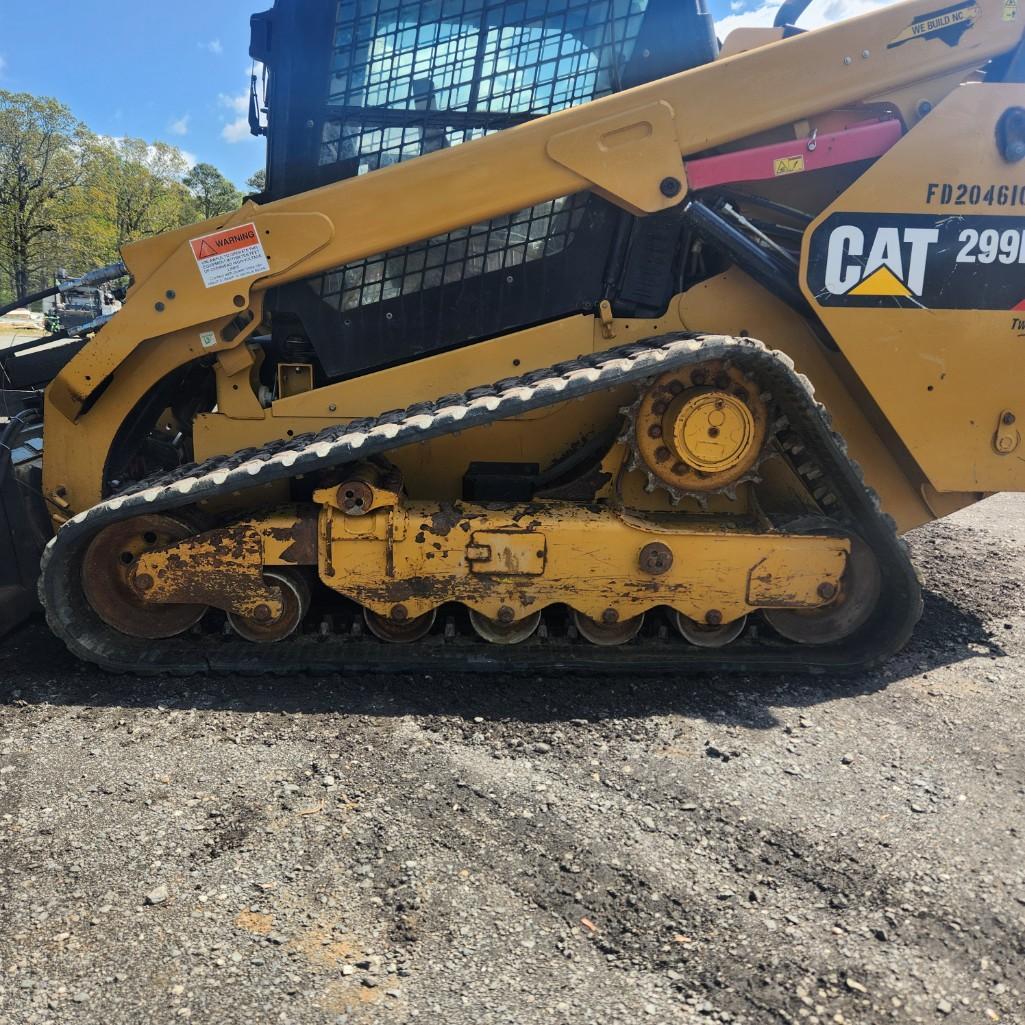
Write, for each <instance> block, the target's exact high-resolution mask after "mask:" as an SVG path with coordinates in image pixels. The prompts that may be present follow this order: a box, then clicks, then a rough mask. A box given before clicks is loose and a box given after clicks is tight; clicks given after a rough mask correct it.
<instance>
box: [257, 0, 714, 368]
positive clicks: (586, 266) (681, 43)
mask: <svg viewBox="0 0 1025 1025" xmlns="http://www.w3.org/2000/svg"><path fill="white" fill-rule="evenodd" d="M717 46H718V44H717V42H716V38H715V29H714V23H713V21H712V18H711V15H710V14H709V13H708V12H707V10H706V9H705V7H704V0H690V2H689V3H688V2H687V0H521V2H517V3H508V2H505V3H495V2H489V0H415V2H403V0H340V2H335V0H277V3H276V4H275V6H274V8H273V9H272V10H270V11H266V12H264V13H262V14H257V15H254V16H253V18H252V43H251V48H250V53H251V55H252V57H253V59H254V60H257V61H259V62H261V63H262V64H263V66H264V69H265V71H264V75H265V77H264V94H263V96H262V97H258V95H257V92H256V84H257V83H256V81H255V80H254V98H253V103H252V105H251V110H250V121H251V125H252V128H253V131H254V133H256V134H266V135H267V136H268V161H267V188H266V197H265V198H268V199H278V198H281V197H283V196H289V195H294V194H297V193H301V192H305V191H307V190H309V189H311V188H316V187H318V186H321V185H325V184H328V183H330V182H334V181H337V180H339V179H344V178H351V177H355V176H357V175H361V174H368V173H370V172H372V171H375V170H378V169H380V168H383V167H387V166H389V165H391V164H394V163H397V162H400V161H407V160H411V159H416V158H417V157H420V156H422V155H424V154H427V153H431V152H435V151H437V150H443V149H447V148H449V147H452V146H457V145H460V144H461V143H463V142H468V141H470V140H472V139H476V138H480V137H481V136H483V135H487V134H490V133H492V132H496V131H503V130H506V129H509V128H513V127H515V126H516V125H519V124H522V123H523V122H525V121H529V120H532V119H534V118H538V117H543V116H544V115H546V114H549V113H552V112H554V111H557V110H560V109H563V108H565V107H570V106H574V105H577V104H580V103H586V102H588V101H590V100H592V99H596V98H599V97H601V96H605V95H608V94H610V93H614V92H618V91H620V90H622V89H627V88H630V87H631V86H635V85H639V84H641V83H643V82H646V81H651V80H653V79H656V78H660V77H663V76H665V75H668V74H673V73H675V72H678V71H683V70H686V69H688V68H691V67H695V66H697V65H699V64H703V63H706V62H708V61H711V60H713V59H714V58H715V56H716V53H717ZM454 187H458V185H457V184H456V185H454ZM501 187H502V185H501V180H496V183H495V188H496V189H501ZM425 201H429V198H428V199H427V200H425ZM679 230H680V229H679V225H678V223H677V221H676V220H675V219H674V218H673V217H664V216H662V215H660V216H657V217H653V218H645V219H644V220H640V219H636V218H633V217H632V216H630V215H629V214H627V213H625V212H623V211H621V210H619V209H618V208H616V207H613V206H612V205H611V204H609V203H607V202H605V201H604V200H602V199H600V198H599V197H597V196H594V195H591V194H590V193H586V192H585V193H579V194H577V195H572V196H565V197H562V198H560V199H556V200H554V201H552V202H547V203H542V204H539V205H537V206H534V207H531V208H529V209H526V210H521V211H517V212H516V213H513V214H509V215H507V216H504V217H500V218H496V219H495V220H492V221H490V222H486V223H482V224H474V225H468V226H466V227H465V228H462V229H459V230H457V231H454V232H450V233H448V234H446V235H443V236H438V237H435V238H430V239H424V240H422V241H421V242H418V243H414V244H412V245H410V246H406V247H403V248H402V249H400V250H396V251H393V252H388V253H382V254H378V255H375V256H371V257H369V258H368V259H366V260H361V261H358V262H356V263H354V264H350V265H348V266H346V267H343V268H338V269H337V270H335V271H332V272H329V273H327V274H324V275H319V276H317V277H316V278H311V279H308V280H306V281H303V282H299V283H296V284H292V285H288V286H284V287H282V288H279V289H277V290H275V291H274V292H273V293H271V294H270V295H269V296H268V308H269V309H270V310H271V311H272V313H273V312H274V311H275V310H277V311H286V310H287V311H288V314H285V313H283V312H282V313H279V315H278V317H276V318H275V319H274V324H275V337H276V338H277V339H278V340H279V341H281V342H284V340H285V337H286V336H287V337H289V338H292V337H294V336H295V335H296V334H297V333H299V334H300V335H301V336H302V337H304V338H305V339H308V340H309V342H311V343H312V346H313V349H314V350H315V352H316V356H317V358H318V361H319V363H320V365H321V368H322V370H323V371H324V372H325V374H326V376H327V377H328V378H331V379H336V378H338V377H343V376H350V375H352V374H355V373H361V372H365V371H366V370H369V369H373V368H374V367H380V366H387V365H392V364H395V363H400V362H404V361H406V360H409V359H414V358H417V357H419V356H422V355H424V354H427V353H430V352H434V351H440V350H441V349H445V348H452V347H455V346H457V345H462V344H466V343H469V342H473V341H477V340H481V339H484V338H487V337H491V336H494V335H497V334H499V333H502V332H505V331H509V330H515V329H516V328H520V327H527V326H530V325H531V324H536V323H541V322H544V321H547V320H551V319H554V318H556V317H561V316H566V315H568V314H572V313H579V312H593V310H594V308H595V307H596V305H597V303H598V302H599V301H600V300H601V299H602V298H609V299H611V300H613V301H614V302H615V304H616V310H617V313H620V312H622V313H624V314H627V315H632V316H640V315H653V316H657V315H659V314H660V313H661V312H663V310H664V309H665V304H666V302H667V301H668V300H669V298H670V297H671V295H672V294H673V292H674V288H673V281H674V279H675V276H676V271H675V270H674V267H673V257H674V253H675V252H676V250H677V248H678V246H677V241H678V238H679ZM296 319H298V321H299V322H298V323H297V322H296Z"/></svg>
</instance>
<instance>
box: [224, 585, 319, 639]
mask: <svg viewBox="0 0 1025 1025" xmlns="http://www.w3.org/2000/svg"><path fill="white" fill-rule="evenodd" d="M263 577H264V580H266V581H267V583H268V585H270V586H271V587H274V586H276V587H277V588H278V590H279V591H280V592H281V600H282V602H283V603H284V606H285V607H284V609H283V611H282V613H281V615H280V616H278V617H277V618H276V619H272V618H270V617H269V616H267V617H261V616H259V615H255V616H240V615H237V614H236V613H234V612H229V613H228V623H229V624H230V625H231V628H232V629H233V630H234V631H235V633H237V634H238V635H239V637H244V638H245V639H246V640H247V641H253V642H255V643H257V644H273V643H274V642H275V641H283V640H284V639H285V638H286V637H291V636H292V634H294V633H295V631H296V630H298V629H299V624H300V623H302V621H303V619H304V618H305V616H306V613H307V611H308V610H309V607H310V588H309V585H308V584H307V583H306V581H305V580H304V579H303V577H301V576H300V575H299V574H298V573H289V572H288V571H287V570H272V569H268V570H264V573H263ZM263 609H264V610H266V609H267V606H263ZM258 611H259V610H258Z"/></svg>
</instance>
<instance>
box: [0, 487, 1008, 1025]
mask: <svg viewBox="0 0 1025 1025" xmlns="http://www.w3.org/2000/svg"><path fill="white" fill-rule="evenodd" d="M911 541H912V544H913V550H914V555H915V559H916V562H917V564H918V566H919V568H920V569H921V571H922V573H923V576H924V578H925V582H926V589H927V590H926V606H925V616H924V619H923V621H922V623H921V625H920V626H919V628H918V631H917V632H916V635H915V638H914V640H913V642H912V644H911V646H910V647H909V648H908V649H907V650H906V651H905V652H904V653H903V654H902V655H901V656H899V657H898V658H897V659H895V660H893V661H892V662H891V663H890V664H889V665H888V666H887V667H886V669H885V671H884V672H881V673H875V674H867V675H861V676H857V677H852V678H836V679H834V678H815V679H796V678H780V677H763V678H754V677H734V678H729V677H723V676H694V677H691V678H687V679H678V680H670V679H663V680H644V681H639V680H638V681H635V680H630V679H611V680H598V679H586V678H569V677H567V678H557V679H556V678H551V679H543V678H536V677H533V678H526V679H512V678H509V679H495V678H487V677H484V678H481V677H473V676H460V677H446V678H440V677H439V678H433V679H432V678H430V677H426V676H421V677H413V676H402V677H394V676H392V677H360V678H349V677H341V676H339V677H335V678H327V679H307V678H303V677H295V678H287V679H278V680H273V681H266V680H248V679H244V678H239V677H235V678H232V679H227V680H225V679H205V678H198V677H193V678H185V679H177V680H159V681H153V680H139V679H132V678H125V677H121V678H117V677H110V676H107V675H105V674H103V673H101V672H99V671H97V670H94V669H92V668H89V667H87V666H84V665H82V664H80V663H77V662H75V661H74V660H73V659H71V658H70V656H68V655H67V654H66V653H65V652H64V651H63V650H62V649H61V648H60V647H59V645H57V644H56V643H55V642H54V641H53V640H52V638H50V636H49V635H48V634H47V632H46V630H45V627H44V626H43V624H42V623H41V622H34V623H32V624H30V625H29V626H28V627H27V628H25V629H23V630H22V631H20V632H19V633H18V634H16V635H15V636H14V637H13V638H10V639H8V641H7V642H6V644H5V645H4V647H3V649H2V653H0V667H2V671H0V1022H3V1023H5V1025H6V1023H11V1025H22V1023H30V1022H31V1023H44V1022H52V1023H60V1025H63V1023H67V1022H81V1023H83V1025H85V1023H90V1025H91V1023H95V1025H120V1023H125V1025H128V1023H131V1025H135V1023H138V1022H146V1023H147V1025H153V1023H162V1022H180V1021H187V1020H193V1021H197V1022H203V1023H217V1025H225V1023H228V1025H234V1023H239V1025H242V1023H247V1025H248V1023H250V1022H261V1023H262V1022H281V1023H289V1022H291V1023H307V1022H309V1023H320V1022H327V1023H334V1022H353V1023H357V1022H375V1023H376V1022H385V1023H389V1022H396V1023H399V1022H413V1021H425V1022H432V1023H434V1022H444V1023H446V1025H448V1023H456V1025H458V1023H474V1025H476V1023H499V1022H509V1023H540V1022H553V1023H578V1022H580V1023H583V1022H595V1023H601V1025H607V1023H611V1022H624V1023H625V1022H630V1023H635V1022H648V1021H650V1022H678V1023H684V1025H690V1023H698V1022H709V1021H719V1022H734V1023H748V1025H762V1023H773V1022H807V1023H809V1025H816V1023H838V1025H841V1023H850V1025H875V1023H879V1022H939V1021H942V1022H946V1023H976V1022H980V1023H984V1022H997V1021H1002V1022H1007V1023H1015V1025H1021V1023H1025V858H1023V853H1025V848H1023V833H1025V816H1023V810H1025V757H1023V752H1022V747H1023V745H1022V738H1021V733H1022V722H1023V712H1022V693H1023V685H1025V660H1023V654H1025V651H1023V648H1025V596H1023V590H1022V580H1023V579H1025V573H1023V571H1025V499H1023V498H1021V497H999V498H996V499H991V500H989V501H988V502H986V503H983V504H982V505H981V506H979V507H976V508H975V509H973V510H969V511H966V512H964V513H961V514H958V515H957V516H956V517H953V518H952V519H950V520H947V521H945V522H943V523H940V524H935V525H933V526H931V527H929V528H926V529H923V530H921V531H917V532H916V533H915V534H913V535H912V537H911Z"/></svg>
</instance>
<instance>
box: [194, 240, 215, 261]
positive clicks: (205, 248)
mask: <svg viewBox="0 0 1025 1025" xmlns="http://www.w3.org/2000/svg"><path fill="white" fill-rule="evenodd" d="M216 255H217V250H216V249H214V247H213V246H212V245H210V243H209V242H207V240H206V239H205V238H201V239H200V240H199V252H198V253H196V259H197V260H205V259H206V258H207V257H208V256H216Z"/></svg>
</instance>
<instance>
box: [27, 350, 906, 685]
mask: <svg viewBox="0 0 1025 1025" xmlns="http://www.w3.org/2000/svg"><path fill="white" fill-rule="evenodd" d="M711 359H727V360H730V361H731V362H733V363H734V364H736V365H737V366H739V367H740V368H741V369H743V370H745V371H746V372H748V373H750V374H752V375H756V378H757V380H759V381H760V382H761V383H762V385H763V387H764V388H765V389H767V390H768V391H769V392H771V395H772V406H773V408H774V410H775V411H776V412H775V415H776V416H779V415H780V414H782V415H783V416H784V417H785V418H786V422H787V424H788V426H787V430H788V432H789V433H790V434H791V435H793V436H796V437H799V438H800V439H801V441H802V443H803V446H804V450H803V452H802V454H801V457H800V458H801V462H802V467H803V466H813V467H815V476H816V478H817V480H816V484H817V486H819V487H821V485H822V484H823V482H826V483H827V484H828V489H829V492H830V494H831V496H832V497H833V499H834V504H833V505H832V506H831V507H830V509H829V515H830V516H831V517H832V518H833V519H836V520H839V521H840V522H841V523H843V524H844V526H846V527H848V528H850V529H853V530H856V531H857V532H858V533H860V534H861V536H862V537H863V538H864V539H865V540H866V541H867V542H868V544H869V545H870V546H871V547H872V549H873V550H874V551H875V553H876V557H877V558H878V560H879V563H880V567H881V569H882V573H883V594H882V598H881V600H880V603H879V607H878V609H877V611H876V613H875V614H874V615H873V617H872V618H871V619H870V620H869V622H868V623H867V624H866V625H865V626H864V627H863V628H862V629H861V630H860V631H859V632H858V633H857V634H856V635H855V636H854V637H853V638H848V639H847V640H846V641H844V642H843V643H841V644H837V645H828V646H821V647H808V646H798V645H794V644H791V643H789V642H783V641H779V640H776V639H774V635H772V632H771V631H769V630H767V629H765V628H764V627H763V628H761V629H758V630H752V629H750V628H749V629H748V631H747V632H746V633H745V635H744V636H743V637H742V638H741V639H739V640H738V641H737V642H735V643H734V644H733V645H731V646H729V647H728V648H725V649H716V650H713V649H700V648H694V647H692V646H691V645H689V644H687V643H686V642H685V641H683V639H682V638H679V637H676V636H672V637H669V638H664V637H652V636H645V635H644V634H643V633H642V635H641V636H640V637H638V638H637V639H636V640H634V641H632V642H631V643H629V644H626V645H622V646H620V647H616V648H606V647H596V646H593V645H590V644H588V643H586V642H584V641H573V640H570V639H568V637H567V638H553V637H549V638H545V639H541V638H537V637H535V638H533V639H531V640H530V641H527V642H525V643H523V644H518V645H513V646H501V645H497V646H496V645H489V644H487V643H486V642H484V641H481V640H478V639H476V638H469V637H455V638H443V637H441V636H439V635H432V636H430V637H428V638H425V639H424V640H423V641H421V642H419V643H417V644H415V645H389V644H384V643H382V642H379V641H377V640H376V639H374V638H366V637H350V636H345V637H342V636H337V635H329V636H313V635H309V634H303V635H296V636H295V637H293V638H291V639H289V640H287V641H283V642H280V643H278V644H273V645H255V644H252V643H249V642H246V641H242V640H241V639H239V638H235V637H227V636H221V635H215V634H205V635H202V636H201V637H196V636H193V635H186V636H184V637H179V638H173V639H171V640H168V641H139V640H136V639H133V638H129V637H126V636H125V635H123V634H120V633H118V632H117V631H115V630H112V629H111V628H110V627H108V626H106V625H105V624H104V623H102V621H101V620H99V618H98V617H97V616H96V615H95V614H94V613H93V612H92V610H91V609H90V608H89V606H88V604H87V602H86V600H85V598H84V595H83V593H82V589H81V586H80V575H81V560H82V557H83V554H84V551H85V549H86V547H87V545H88V543H89V541H90V540H91V539H92V538H93V537H94V536H95V535H96V533H97V532H98V531H100V530H102V529H103V528H104V527H107V526H109V525H110V524H112V523H115V522H118V521H120V520H125V519H130V518H131V517H133V516H137V515H141V514H144V513H158V512H168V511H171V510H182V509H185V508H187V507H189V506H191V505H194V504H196V503H198V502H201V501H203V500H206V499H211V498H214V497H216V496H222V495H227V494H233V495H234V494H238V493H241V492H245V491H249V490H250V489H253V488H257V487H260V486H261V485H265V484H269V483H272V482H275V481H280V480H283V479H288V478H291V477H295V476H297V475H300V474H309V473H314V472H317V471H321V470H326V469H329V468H332V467H336V466H339V465H342V464H344V463H348V462H352V461H354V460H364V459H366V458H367V457H369V456H371V455H376V454H380V453H385V452H387V451H388V450H390V449H394V448H397V447H399V446H404V445H409V444H413V443H415V442H419V441H426V440H428V439H430V438H435V437H438V436H441V435H445V434H449V433H452V432H455V431H460V430H466V429H468V428H471V427H476V426H479V425H482V424H487V423H492V422H494V421H497V420H503V419H507V418H509V417H512V416H517V415H519V414H522V413H525V412H528V411H530V410H533V409H538V408H540V407H543V406H548V405H552V404H554V403H557V402H565V401H566V400H568V399H573V398H578V397H580V396H583V395H587V394H590V393H592V392H596V391H603V390H606V389H610V388H614V387H618V386H620V385H622V384H626V383H630V382H637V383H640V382H642V381H645V380H647V379H648V378H651V377H653V376H656V375H658V374H661V373H664V372H666V371H668V370H673V369H678V368H680V367H684V366H687V365H688V364H692V363H698V362H701V361H704V360H711ZM259 505H260V500H259V493H258V492H256V493H254V506H253V507H254V508H256V507H258V506H259ZM39 595H40V600H41V601H42V603H43V605H44V606H45V608H46V614H47V620H48V622H49V624H50V627H51V629H52V630H53V632H54V633H55V634H57V635H58V636H59V637H60V638H61V639H62V640H63V641H64V642H65V643H66V644H67V646H68V648H69V649H70V650H71V651H72V652H73V653H74V654H75V655H77V656H78V657H80V658H82V659H85V660H87V661H91V662H95V663H96V664H97V665H99V666H102V667H103V668H105V669H108V670H111V671H115V672H132V673H139V674H147V675H148V674H157V673H175V674H190V673H197V672H214V673H219V672H244V673H291V672H297V671H299V672H313V673H324V672H337V671H339V670H346V671H375V670H376V671H388V672H417V671H431V672H436V671H452V672H459V671H475V672H480V671H486V672H533V673H538V672H551V671H553V670H558V671H566V670H586V671H588V672H594V671H596V670H597V671H611V672H630V673H652V672H653V673H666V672H671V673H679V672H681V671H683V670H688V669H694V670H697V669H701V670H706V669H719V670H739V671H745V672H764V671H776V670H779V671H787V672H794V671H797V672H807V671H812V672H815V671H819V672H824V671H833V672H842V671H852V670H856V669H863V668H866V667H868V666H871V665H873V664H875V663H878V662H879V661H881V660H883V659H885V658H886V657H888V656H889V655H891V654H893V653H894V652H896V651H897V650H899V649H900V648H901V647H902V646H903V645H904V644H905V643H906V641H907V640H908V638H909V637H910V635H911V631H912V629H913V628H914V624H915V623H916V622H917V620H918V617H919V615H920V614H921V595H920V588H919V584H918V580H917V576H916V574H915V572H914V569H913V567H912V565H911V562H910V559H909V558H908V554H907V551H906V548H905V546H904V544H903V543H902V542H901V541H900V540H899V539H898V538H897V536H896V533H895V530H894V525H893V522H892V521H891V520H890V519H889V517H887V516H885V515H883V514H882V513H881V512H880V510H879V504H878V500H877V498H876V496H875V495H874V493H872V492H871V491H870V490H869V489H868V488H866V486H865V485H864V483H863V480H862V476H861V473H860V471H859V470H858V468H857V467H856V466H855V465H854V464H853V463H852V462H851V461H850V460H849V459H848V457H847V454H846V449H845V446H844V444H843V441H842V440H841V439H840V438H839V437H838V436H837V435H836V434H835V433H834V432H833V431H832V429H831V427H830V423H829V418H828V415H827V413H826V411H825V410H824V409H823V408H822V407H821V406H819V405H818V404H817V403H816V402H815V400H814V397H813V393H812V389H811V385H810V384H809V382H808V380H807V379H806V378H804V377H803V376H801V375H798V374H796V373H795V372H794V368H793V363H792V361H791V360H790V359H789V357H787V356H786V355H785V354H783V353H780V352H771V351H769V350H768V349H766V348H765V347H764V346H763V345H762V344H761V343H760V342H757V341H755V340H754V339H750V338H731V337H727V336H723V335H686V334H674V335H662V336H659V337H657V338H652V339H648V340H646V341H643V342H638V343H635V344H632V345H628V346H625V347H622V348H619V349H612V350H608V351H606V352H603V353H599V354H595V355H593V356H584V357H580V358H579V359H575V360H571V361H569V362H566V363H561V364H557V365H555V366H553V367H549V368H546V369H543V370H536V371H532V372H530V373H528V374H525V375H523V376H522V377H517V378H510V379H507V380H504V381H499V382H498V383H496V384H494V385H490V386H486V387H479V388H473V389H470V390H469V391H467V392H465V393H464V394H461V395H448V396H444V397H442V398H439V399H437V400H435V401H434V402H430V403H419V404H417V405H414V406H410V407H409V408H408V409H405V410H398V411H394V412H390V413H385V414H383V415H381V416H379V417H376V418H374V419H363V420H358V421H352V422H350V423H348V424H345V425H335V426H332V427H330V428H327V429H326V430H324V431H321V432H319V433H317V434H309V435H303V436H301V437H297V438H291V439H288V440H287V441H275V442H272V443H271V444H269V445H266V446H264V447H263V448H259V449H246V450H243V451H240V452H236V453H233V454H232V455H230V456H227V457H217V458H213V459H210V460H208V461H206V462H204V463H201V464H198V465H197V464H190V465H188V466H183V467H179V468H178V469H176V470H175V471H173V472H171V473H169V474H166V475H163V476H161V477H158V478H151V479H149V480H147V481H144V482H142V483H140V484H137V485H134V486H132V487H130V488H128V489H126V490H125V491H123V492H121V493H119V494H117V495H115V496H113V497H111V498H109V499H107V500H106V501H103V502H100V503H99V504H97V505H95V506H93V507H92V508H91V509H88V510H86V511H85V512H83V513H80V514H79V515H77V516H75V517H74V518H73V519H71V520H69V521H68V522H67V523H66V524H64V525H63V526H62V527H61V528H60V530H59V531H58V532H57V534H56V536H55V537H54V538H53V539H52V540H51V541H50V544H49V545H48V546H47V549H46V551H45V552H44V555H43V560H42V566H41V576H40V580H39Z"/></svg>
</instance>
